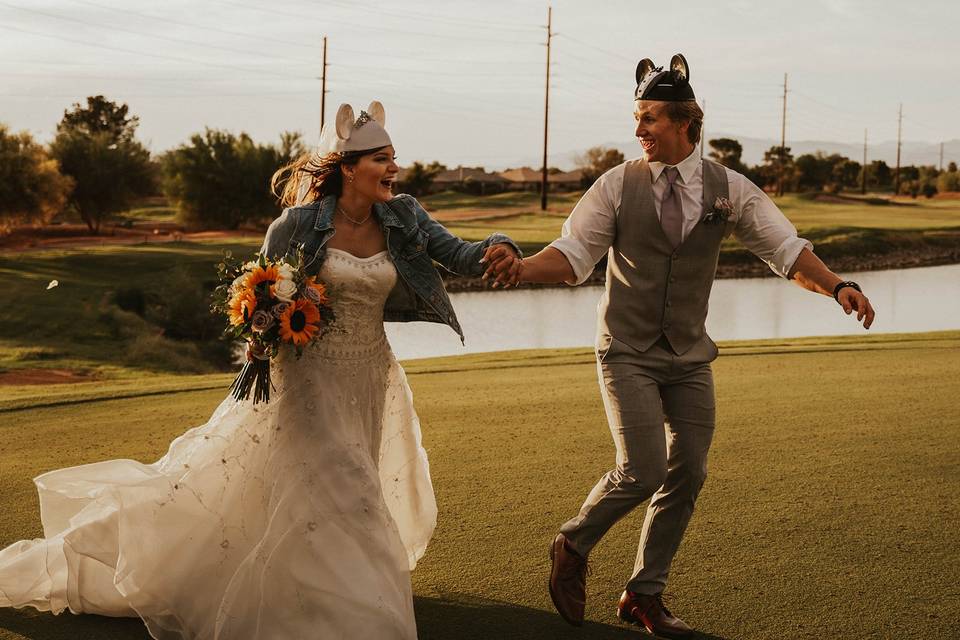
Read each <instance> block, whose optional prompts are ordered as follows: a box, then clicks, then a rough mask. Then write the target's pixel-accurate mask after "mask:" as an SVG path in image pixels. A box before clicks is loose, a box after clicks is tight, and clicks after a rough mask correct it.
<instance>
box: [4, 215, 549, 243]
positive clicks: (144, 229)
mask: <svg viewBox="0 0 960 640" xmlns="http://www.w3.org/2000/svg"><path fill="white" fill-rule="evenodd" d="M530 211H531V208H530V207H501V208H493V209H447V210H441V211H437V212H435V213H433V214H432V215H433V217H434V218H436V219H437V220H439V221H440V222H462V221H465V220H487V219H494V218H508V217H511V216H515V215H517V214H520V213H529V212H530ZM548 215H560V214H559V212H552V211H551V212H548ZM564 215H565V214H564ZM265 231H266V228H264V229H262V230H258V229H253V228H249V229H237V230H227V229H224V230H217V231H194V232H189V231H185V230H184V228H183V227H182V226H180V225H178V224H176V223H173V222H155V223H152V222H140V223H137V224H136V225H134V226H133V227H121V226H109V227H104V228H103V229H102V230H101V233H100V235H93V234H91V233H90V231H89V229H87V227H86V225H80V224H60V225H50V226H47V227H36V228H35V227H17V228H16V229H14V230H13V232H11V233H10V234H8V235H3V236H0V252H24V251H42V250H45V249H76V248H81V247H91V246H98V245H117V244H127V245H133V244H155V243H162V242H198V241H206V240H214V239H227V238H231V239H237V238H246V239H259V238H262V237H263V234H264V232H265Z"/></svg>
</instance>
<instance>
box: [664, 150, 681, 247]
mask: <svg viewBox="0 0 960 640" xmlns="http://www.w3.org/2000/svg"><path fill="white" fill-rule="evenodd" d="M663 172H664V174H666V176H667V190H666V192H665V193H664V194H663V200H661V201H660V225H661V226H662V227H663V233H664V235H666V236H667V240H669V241H670V244H671V245H673V248H674V249H676V248H677V247H678V246H680V242H681V241H682V240H683V207H682V206H681V205H680V192H679V191H678V190H677V189H675V188H674V186H673V183H675V182H676V181H677V178H678V177H679V176H680V171H679V170H678V169H677V168H676V167H667V168H666V169H664V170H663Z"/></svg>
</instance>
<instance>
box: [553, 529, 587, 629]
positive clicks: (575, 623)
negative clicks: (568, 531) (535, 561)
mask: <svg viewBox="0 0 960 640" xmlns="http://www.w3.org/2000/svg"><path fill="white" fill-rule="evenodd" d="M556 544H557V541H556V539H554V541H553V542H551V543H550V578H548V579H547V591H549V592H550V600H552V601H553V608H554V609H556V610H557V613H559V614H560V617H561V618H563V621H564V622H566V623H567V624H569V625H570V626H573V627H582V626H583V620H575V619H573V618H568V617H567V616H566V614H564V613H563V611H562V610H561V608H560V605H559V604H557V596H556V595H554V593H553V570H554V569H555V568H556V563H555V562H554V555H555V554H556Z"/></svg>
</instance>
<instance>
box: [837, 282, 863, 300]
mask: <svg viewBox="0 0 960 640" xmlns="http://www.w3.org/2000/svg"><path fill="white" fill-rule="evenodd" d="M844 287H853V288H854V289H856V290H857V291H859V292H860V293H863V289H861V288H860V285H858V284H857V283H856V282H854V281H853V280H844V281H843V282H841V283H839V284H837V286H835V287H834V288H833V299H834V300H836V301H837V303H839V302H840V298H838V297H837V296H838V295H839V294H840V289H843V288H844Z"/></svg>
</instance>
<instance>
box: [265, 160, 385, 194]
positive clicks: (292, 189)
mask: <svg viewBox="0 0 960 640" xmlns="http://www.w3.org/2000/svg"><path fill="white" fill-rule="evenodd" d="M368 153H370V151H347V152H344V153H340V152H337V151H334V152H333V153H327V154H325V155H319V154H317V153H305V154H303V155H302V156H300V157H299V158H297V159H296V160H294V161H293V162H291V163H290V164H287V165H285V166H283V167H280V168H279V169H278V170H277V171H276V173H274V174H273V177H272V178H271V179H270V190H271V192H272V193H273V195H275V196H276V197H277V198H278V199H279V201H280V205H281V206H283V207H293V206H296V205H298V204H300V205H303V204H309V203H311V202H315V201H317V200H319V199H320V198H322V197H324V196H327V195H330V194H333V195H335V196H339V195H340V194H341V193H343V172H342V171H341V170H340V167H341V166H343V165H347V166H351V167H352V166H354V165H356V164H357V162H358V161H359V160H360V157H361V156H363V155H366V154H368ZM301 178H309V180H310V186H309V189H308V191H307V195H306V196H305V197H304V199H303V200H302V201H300V202H299V203H298V202H297V196H298V195H299V192H300V180H301Z"/></svg>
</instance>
